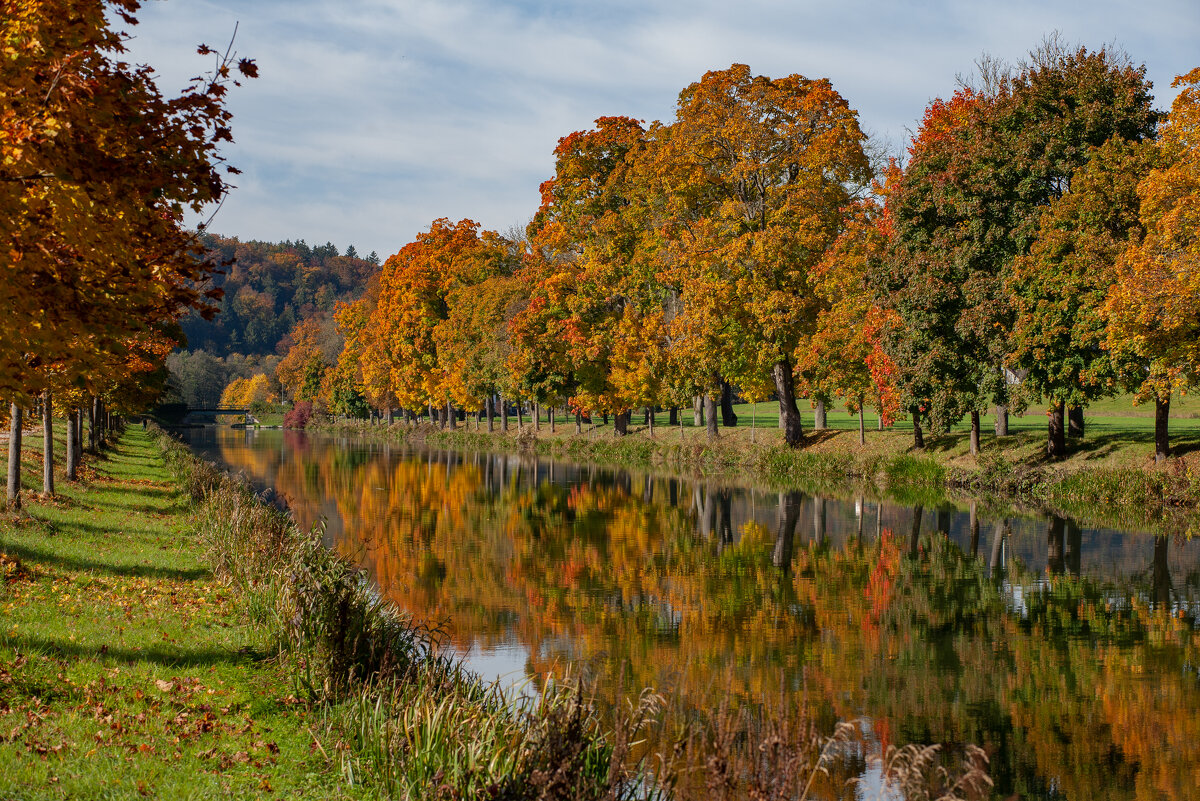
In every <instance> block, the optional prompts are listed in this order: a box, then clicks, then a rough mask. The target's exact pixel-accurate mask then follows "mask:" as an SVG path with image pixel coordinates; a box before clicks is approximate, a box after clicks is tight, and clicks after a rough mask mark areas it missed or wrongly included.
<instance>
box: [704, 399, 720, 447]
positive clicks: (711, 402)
mask: <svg viewBox="0 0 1200 801" xmlns="http://www.w3.org/2000/svg"><path fill="white" fill-rule="evenodd" d="M704 417H705V420H706V421H707V427H708V428H707V433H708V438H709V439H714V438H715V437H716V436H717V399H716V398H714V397H713V396H712V394H711V393H705V395H704Z"/></svg>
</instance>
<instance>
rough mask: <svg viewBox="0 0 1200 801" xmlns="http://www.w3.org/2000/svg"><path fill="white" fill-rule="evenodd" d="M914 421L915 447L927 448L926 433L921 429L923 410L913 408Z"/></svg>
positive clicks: (919, 448) (918, 448)
mask: <svg viewBox="0 0 1200 801" xmlns="http://www.w3.org/2000/svg"><path fill="white" fill-rule="evenodd" d="M912 421H913V447H914V448H916V449H917V450H919V451H920V450H924V449H925V433H924V432H923V431H921V412H919V411H918V410H916V409H913V410H912Z"/></svg>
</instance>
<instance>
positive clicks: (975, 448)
mask: <svg viewBox="0 0 1200 801" xmlns="http://www.w3.org/2000/svg"><path fill="white" fill-rule="evenodd" d="M971 455H972V456H978V455H979V410H978V409H972V410H971Z"/></svg>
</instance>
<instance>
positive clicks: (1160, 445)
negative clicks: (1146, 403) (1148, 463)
mask: <svg viewBox="0 0 1200 801" xmlns="http://www.w3.org/2000/svg"><path fill="white" fill-rule="evenodd" d="M1170 413H1171V396H1170V395H1167V397H1165V398H1162V397H1158V396H1156V397H1155V398H1154V461H1155V462H1164V461H1166V459H1167V456H1168V455H1169V454H1170V453H1171V450H1170V447H1169V445H1170V440H1169V438H1168V434H1169V428H1168V426H1167V423H1168V421H1169V420H1170Z"/></svg>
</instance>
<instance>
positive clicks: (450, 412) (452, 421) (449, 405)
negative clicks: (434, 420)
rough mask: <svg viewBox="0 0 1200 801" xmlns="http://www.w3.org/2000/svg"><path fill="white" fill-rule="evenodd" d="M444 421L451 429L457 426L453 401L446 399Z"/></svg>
mask: <svg viewBox="0 0 1200 801" xmlns="http://www.w3.org/2000/svg"><path fill="white" fill-rule="evenodd" d="M446 422H447V425H449V426H450V430H451V431H453V430H454V429H456V428H458V415H457V414H456V413H455V411H454V401H449V400H448V401H446Z"/></svg>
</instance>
